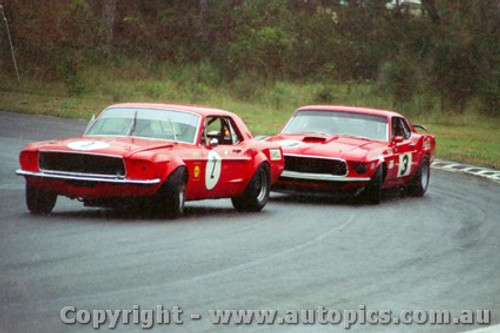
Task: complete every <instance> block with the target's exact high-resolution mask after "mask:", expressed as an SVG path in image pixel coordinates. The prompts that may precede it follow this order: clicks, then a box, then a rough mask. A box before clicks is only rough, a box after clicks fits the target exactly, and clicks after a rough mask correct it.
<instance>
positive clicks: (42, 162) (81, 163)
mask: <svg viewBox="0 0 500 333" xmlns="http://www.w3.org/2000/svg"><path fill="white" fill-rule="evenodd" d="M39 156H40V157H39V160H38V164H39V167H40V169H42V170H44V171H54V172H69V173H82V174H93V175H106V176H125V165H124V164H123V159H122V158H121V157H113V156H101V155H88V154H75V153H63V152H40V155H39Z"/></svg>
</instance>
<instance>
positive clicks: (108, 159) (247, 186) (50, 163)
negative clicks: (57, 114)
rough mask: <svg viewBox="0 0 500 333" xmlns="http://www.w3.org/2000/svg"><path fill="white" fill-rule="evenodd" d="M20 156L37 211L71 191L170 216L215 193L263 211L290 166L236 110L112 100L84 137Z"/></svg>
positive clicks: (90, 200)
mask: <svg viewBox="0 0 500 333" xmlns="http://www.w3.org/2000/svg"><path fill="white" fill-rule="evenodd" d="M19 160H20V164H21V169H20V170H17V174H18V175H21V176H24V177H25V178H26V203H27V206H28V209H29V210H30V211H31V212H33V213H50V212H51V211H52V209H53V207H54V205H55V203H56V199H57V196H58V195H63V196H67V197H69V198H72V199H74V198H76V199H79V200H81V201H83V203H84V204H85V205H87V206H101V207H116V206H121V205H127V204H131V203H135V204H137V203H141V205H146V206H145V207H146V208H147V209H148V210H151V211H152V212H153V213H154V214H163V215H167V216H170V217H176V216H178V215H179V214H181V213H182V211H183V208H184V202H185V201H186V200H197V199H208V198H232V203H233V206H234V207H235V208H236V209H237V210H239V211H259V210H261V209H262V208H263V207H264V205H265V204H266V203H267V201H268V198H269V191H270V188H271V184H272V183H273V182H275V181H276V180H277V178H278V177H279V175H280V174H281V172H282V171H283V167H284V159H283V155H282V149H281V148H280V146H279V145H278V144H277V143H266V142H262V141H256V140H254V139H253V137H252V135H251V133H250V131H249V130H248V128H247V127H246V126H245V124H244V123H243V121H242V120H241V119H240V118H239V117H238V116H236V115H235V114H233V113H230V112H227V111H223V110H218V109H212V108H204V107H195V106H186V105H169V104H137V103H136V104H118V105H112V106H109V107H108V108H106V109H105V110H104V111H102V112H101V114H100V115H99V116H98V117H97V118H94V119H92V121H91V122H90V123H89V126H88V128H87V130H86V132H85V134H84V135H83V136H80V137H76V138H69V139H61V140H51V141H44V142H35V143H31V144H29V145H28V146H26V147H25V148H24V149H23V150H22V151H21V153H20V157H19Z"/></svg>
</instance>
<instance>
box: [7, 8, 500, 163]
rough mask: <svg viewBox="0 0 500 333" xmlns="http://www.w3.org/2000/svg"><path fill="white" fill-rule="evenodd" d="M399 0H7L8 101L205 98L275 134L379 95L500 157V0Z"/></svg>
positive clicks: (456, 144) (74, 110)
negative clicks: (327, 108)
mask: <svg viewBox="0 0 500 333" xmlns="http://www.w3.org/2000/svg"><path fill="white" fill-rule="evenodd" d="M413 2H415V1H413ZM417 2H418V1H417ZM393 3H394V4H395V5H394V4H393V5H392V6H390V4H389V5H388V3H387V1H385V0H371V1H368V0H365V1H354V0H352V1H338V0H273V1H269V0H148V1H136V0H57V1H56V0H44V1H36V0H0V5H2V9H0V19H3V21H4V24H2V26H0V110H4V111H5V110H8V111H18V112H30V113H36V114H47V115H55V116H63V117H74V118H89V117H90V116H91V115H92V114H93V113H97V112H99V111H100V110H101V109H102V108H104V107H105V106H107V105H109V104H111V103H115V102H129V101H152V102H177V103H189V104H202V105H209V106H214V107H220V108H225V109H228V110H230V111H233V112H235V113H237V114H239V115H240V116H241V117H242V118H243V119H244V120H245V122H246V123H247V124H248V125H249V127H250V129H251V130H252V131H253V132H254V133H255V134H275V133H277V132H278V131H279V130H280V129H281V127H282V126H283V124H284V123H285V121H286V119H287V118H288V117H289V115H290V113H291V112H292V111H293V110H294V109H295V108H297V107H299V106H301V105H304V104H316V103H317V104H344V105H358V106H370V107H377V108H385V109H393V110H396V111H398V112H400V113H402V114H404V115H406V116H408V117H409V118H410V119H411V120H412V121H413V122H425V123H426V124H427V125H428V127H429V129H430V131H431V132H432V133H434V134H436V136H437V142H438V148H437V155H438V157H441V158H445V159H452V160H456V161H464V162H469V163H475V164H481V165H485V166H489V167H493V168H497V169H500V42H499V40H500V2H499V1H498V0H478V1H474V0H422V1H421V6H420V7H419V8H420V9H418V10H414V9H411V10H409V9H408V8H409V7H407V6H405V5H408V4H405V3H404V1H402V0H399V1H393ZM389 8H391V9H389ZM11 45H12V47H11ZM16 70H17V72H16Z"/></svg>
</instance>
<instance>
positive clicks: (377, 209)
mask: <svg viewBox="0 0 500 333" xmlns="http://www.w3.org/2000/svg"><path fill="white" fill-rule="evenodd" d="M85 126H86V122H80V121H74V120H62V119H57V118H48V117H37V116H28V115H20V114H14V113H7V112H0V164H1V165H0V177H1V178H0V189H1V191H0V193H1V194H0V195H1V198H0V221H1V222H0V235H1V236H0V237H1V239H0V255H1V259H0V269H1V275H0V290H1V291H0V303H1V304H0V308H1V314H0V332H61V331H73V330H77V331H94V329H93V328H92V327H91V325H81V324H76V325H65V324H64V323H62V321H61V319H60V310H61V309H62V308H63V307H65V306H74V307H76V308H77V309H88V310H92V309H109V310H115V309H134V306H135V307H136V308H137V306H139V307H140V308H141V309H154V308H156V306H157V305H163V306H164V308H165V309H172V307H174V306H179V307H180V308H181V309H182V310H183V314H182V320H183V321H184V323H183V324H182V325H176V324H170V325H155V326H154V327H153V330H154V331H161V332H180V331H182V332H210V331H213V332H219V331H227V332H233V331H252V332H253V331H263V332H276V331H280V332H290V331H293V332H318V331H319V332H323V331H324V332H332V331H333V332H343V331H345V330H344V328H343V326H342V325H341V324H340V325H330V324H326V325H320V324H316V325H302V324H299V325H280V324H278V323H275V324H273V325H257V324H255V323H254V324H252V325H238V326H231V325H213V324H212V323H211V322H210V317H209V315H208V311H209V310H223V309H238V310H239V309H241V310H247V309H275V310H278V311H280V313H281V312H283V313H284V312H285V311H286V310H288V309H296V310H302V309H317V308H318V307H319V306H320V307H324V308H325V309H337V310H340V311H342V312H343V310H344V309H354V310H358V309H360V306H366V309H373V310H383V309H384V310H385V309H387V310H391V311H392V312H393V314H399V312H400V311H402V310H413V311H415V310H433V309H446V310H449V311H451V312H452V313H453V314H460V311H461V310H465V309H472V310H476V309H489V310H491V319H492V322H493V323H499V322H500V278H499V276H500V256H499V255H498V253H499V248H498V243H499V239H500V218H499V216H500V185H499V184H497V183H494V182H492V181H488V180H484V179H481V178H477V177H472V176H469V175H464V174H458V173H449V172H445V171H440V170H432V175H431V184H430V188H429V191H428V193H427V194H426V196H425V197H423V198H405V197H403V196H400V195H397V194H394V193H392V194H388V195H387V196H386V197H385V198H384V200H383V201H382V203H381V204H380V205H378V206H369V205H358V204H353V203H349V202H346V201H343V200H337V201H331V200H330V201H325V200H323V201H306V200H302V199H298V198H294V197H288V196H284V195H280V194H272V197H271V201H270V202H269V203H268V205H267V206H266V207H265V208H264V210H263V211H262V212H261V213H257V214H241V213H237V212H235V211H234V210H233V208H232V206H231V202H230V200H215V201H200V202H188V203H187V204H186V212H185V215H184V216H183V217H182V218H180V219H178V220H174V221H170V220H155V219H144V218H142V217H141V216H138V215H131V214H129V213H128V212H115V211H107V210H101V209H91V208H84V207H83V205H82V204H81V203H79V202H77V201H72V200H69V199H65V198H59V200H58V203H57V204H56V207H55V209H54V211H53V213H52V214H51V215H49V216H34V215H31V214H29V213H28V211H27V209H26V207H25V204H24V179H23V178H22V177H18V176H15V170H16V169H17V168H18V161H17V158H18V153H19V151H20V150H21V149H22V147H23V146H24V145H25V144H26V143H28V142H31V141H35V140H41V139H50V138H57V137H65V136H74V135H78V134H80V133H81V132H83V130H84V128H85ZM190 314H200V315H201V318H200V319H191V318H190ZM107 324H109V322H108V323H105V324H104V325H103V326H104V327H106V326H107ZM474 327H475V326H474V325H472V326H471V325H466V326H458V325H415V324H414V325H401V324H400V325H396V324H391V325H369V324H355V325H353V326H352V327H351V329H350V331H353V332H364V331H370V332H463V331H466V330H469V329H472V328H474ZM140 329H141V326H140V324H139V325H135V324H122V323H118V327H117V330H118V331H139V330H140Z"/></svg>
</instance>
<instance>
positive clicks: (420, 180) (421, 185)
mask: <svg viewBox="0 0 500 333" xmlns="http://www.w3.org/2000/svg"><path fill="white" fill-rule="evenodd" d="M430 176H431V168H430V164H429V158H428V157H427V156H426V157H424V159H423V160H422V163H420V165H419V167H418V170H417V173H416V174H415V177H414V178H413V180H412V181H411V183H410V184H409V185H408V194H410V195H412V196H414V197H421V196H423V195H424V194H425V192H426V191H427V188H428V187H429V179H430Z"/></svg>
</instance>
